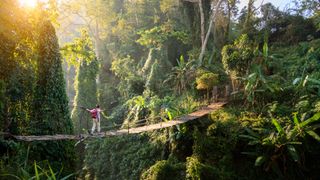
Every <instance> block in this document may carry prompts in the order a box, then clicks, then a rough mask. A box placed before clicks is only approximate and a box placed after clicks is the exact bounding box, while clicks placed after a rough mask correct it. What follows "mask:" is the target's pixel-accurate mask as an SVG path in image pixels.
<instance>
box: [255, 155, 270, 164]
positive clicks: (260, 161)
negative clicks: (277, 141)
mask: <svg viewBox="0 0 320 180" xmlns="http://www.w3.org/2000/svg"><path fill="white" fill-rule="evenodd" d="M266 160H267V158H266V157H265V156H259V157H257V159H256V162H255V163H254V165H255V166H261V165H262V163H264V162H265V161H266Z"/></svg>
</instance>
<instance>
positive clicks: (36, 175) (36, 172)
mask: <svg viewBox="0 0 320 180" xmlns="http://www.w3.org/2000/svg"><path fill="white" fill-rule="evenodd" d="M34 172H35V178H36V180H40V175H39V172H38V166H37V163H36V162H34Z"/></svg>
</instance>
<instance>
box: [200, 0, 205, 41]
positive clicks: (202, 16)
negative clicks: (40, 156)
mask: <svg viewBox="0 0 320 180" xmlns="http://www.w3.org/2000/svg"><path fill="white" fill-rule="evenodd" d="M199 9H200V28H201V46H203V44H204V35H205V34H204V33H205V32H204V12H203V6H202V0H199Z"/></svg>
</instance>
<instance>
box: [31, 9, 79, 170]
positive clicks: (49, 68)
mask: <svg viewBox="0 0 320 180" xmlns="http://www.w3.org/2000/svg"><path fill="white" fill-rule="evenodd" d="M42 17H45V14H43V16H42ZM38 28H39V32H38V33H39V36H38V38H39V39H38V54H39V57H38V60H37V80H36V86H35V98H34V107H33V113H32V115H33V116H32V117H33V119H32V120H31V122H30V133H32V134H36V135H43V134H72V133H73V126H72V122H71V119H70V114H69V109H68V100H67V95H66V92H65V81H64V77H63V71H62V65H61V56H60V53H59V46H58V39H57V36H56V34H55V29H54V27H53V25H52V24H51V22H50V21H49V20H47V19H40V20H39V24H38ZM72 151H73V146H72V144H71V142H39V143H37V142H34V143H32V145H31V151H30V154H31V156H30V157H33V158H34V159H35V160H38V161H42V160H46V159H47V160H49V162H51V164H52V166H53V168H54V170H59V169H60V168H61V167H65V168H64V169H65V170H66V171H68V170H71V169H72V168H73V165H72V164H73V159H72V158H73V154H74V153H73V152H72Z"/></svg>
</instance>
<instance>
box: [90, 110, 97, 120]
mask: <svg viewBox="0 0 320 180" xmlns="http://www.w3.org/2000/svg"><path fill="white" fill-rule="evenodd" d="M90 114H91V117H92V118H94V119H97V115H98V111H97V110H96V109H92V110H91V111H90Z"/></svg>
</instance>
